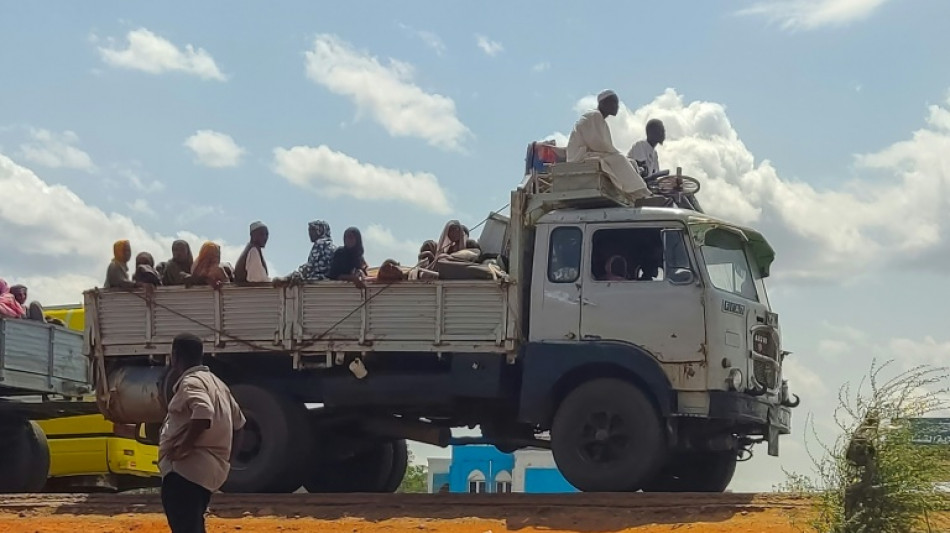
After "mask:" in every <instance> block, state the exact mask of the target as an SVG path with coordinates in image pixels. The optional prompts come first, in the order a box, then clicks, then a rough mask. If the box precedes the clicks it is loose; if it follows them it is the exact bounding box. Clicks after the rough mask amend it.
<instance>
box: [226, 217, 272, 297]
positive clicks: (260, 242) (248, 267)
mask: <svg viewBox="0 0 950 533" xmlns="http://www.w3.org/2000/svg"><path fill="white" fill-rule="evenodd" d="M269 236H270V234H269V233H268V231H267V226H265V225H264V223H263V222H260V221H257V222H254V223H253V224H251V242H249V243H247V246H245V247H244V251H243V252H241V256H240V257H238V260H237V265H235V266H234V281H235V282H237V283H267V282H269V281H270V277H269V275H268V273H267V262H266V261H264V247H265V246H267V238H268V237H269Z"/></svg>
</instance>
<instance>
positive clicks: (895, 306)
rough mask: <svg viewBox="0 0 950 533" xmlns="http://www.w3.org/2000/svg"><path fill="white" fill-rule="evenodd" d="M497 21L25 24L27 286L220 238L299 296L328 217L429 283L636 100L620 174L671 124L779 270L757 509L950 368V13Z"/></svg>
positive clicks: (684, 151) (740, 486)
mask: <svg viewBox="0 0 950 533" xmlns="http://www.w3.org/2000/svg"><path fill="white" fill-rule="evenodd" d="M479 7H480V8H481V9H464V10H463V9H462V8H454V9H448V8H447V7H446V4H445V3H436V2H417V3H410V4H407V3H400V4H394V3H392V2H365V3H362V4H360V6H359V7H352V6H345V5H344V4H339V5H332V4H329V3H312V2H301V1H297V2H284V3H282V4H281V8H280V9H279V10H278V9H275V8H273V7H270V6H265V5H264V4H260V3H251V2H230V3H223V2H204V3H200V4H194V3H184V2H182V3H168V4H161V5H150V4H144V3H136V4H130V3H124V2H98V3H94V4H88V3H83V4H79V3H73V2H18V3H12V2H8V3H7V4H5V5H4V6H3V7H0V71H2V72H3V77H2V79H3V83H0V190H2V191H3V194H4V198H5V201H4V202H2V203H0V235H2V237H0V242H2V244H3V246H4V249H5V250H7V251H8V252H7V253H4V254H2V256H0V276H3V277H4V278H6V279H8V280H15V281H23V282H26V283H28V284H29V285H30V286H31V287H32V289H33V294H34V296H36V297H37V298H40V299H42V300H43V301H45V302H48V303H69V302H75V301H78V300H79V298H80V291H81V290H82V289H83V288H87V287H90V286H92V285H95V284H97V283H101V278H102V276H103V275H104V271H105V262H106V261H107V260H108V256H109V253H110V252H109V250H110V244H111V242H112V241H113V240H115V239H118V238H131V239H132V241H133V248H134V249H135V251H140V250H143V249H145V250H148V251H151V252H152V253H153V254H155V255H156V256H157V258H158V259H165V256H166V255H168V253H169V251H168V245H169V244H170V241H171V239H173V238H175V237H177V236H183V237H185V238H188V239H190V240H191V241H192V242H193V243H194V244H195V245H197V244H198V243H200V241H201V240H202V239H204V238H214V239H217V240H219V241H221V242H223V243H226V245H227V246H226V248H225V250H226V256H227V254H231V255H230V259H231V260H232V261H233V260H234V259H236V254H237V252H236V250H237V249H239V247H240V246H241V245H242V244H243V242H244V241H245V239H246V234H247V226H248V224H249V223H250V222H251V221H253V220H256V219H261V220H264V221H265V222H266V223H267V224H268V225H269V226H270V228H271V242H270V244H269V245H268V248H267V257H268V260H269V262H270V263H271V265H272V270H277V271H278V272H275V273H277V274H284V273H287V272H290V271H291V270H292V269H294V268H296V267H297V265H299V264H300V263H301V262H303V261H304V259H305V258H306V255H307V251H308V249H309V241H308V240H307V236H306V223H307V221H309V220H312V219H316V218H322V219H326V220H328V221H329V222H330V223H331V225H332V227H333V229H334V234H335V235H336V237H337V238H339V237H341V236H342V232H343V230H344V229H345V228H346V227H347V226H351V225H355V226H359V227H360V228H362V229H363V230H364V236H365V237H366V241H367V250H368V254H369V256H370V258H371V259H372V260H373V261H374V262H379V261H381V260H382V259H384V258H386V257H395V258H396V259H401V260H403V261H409V260H411V259H412V257H413V256H414V252H415V249H417V247H418V245H419V243H421V241H422V240H424V239H429V238H435V237H437V236H438V234H439V232H440V230H441V227H442V224H443V223H444V222H445V221H446V220H448V219H449V218H459V219H461V220H462V221H463V222H465V223H469V224H474V223H477V222H478V221H480V220H481V219H482V218H484V216H485V215H486V214H487V213H488V212H489V211H490V210H491V209H494V208H498V207H500V206H502V205H504V204H505V203H506V201H507V196H508V191H509V190H510V188H511V187H512V186H514V185H515V184H517V183H518V182H519V181H520V179H521V173H522V169H523V159H522V158H523V156H524V149H525V146H526V144H527V143H528V142H530V141H532V140H536V139H542V138H545V137H549V136H551V135H555V134H565V133H567V132H569V131H570V128H571V126H572V124H573V121H574V120H575V119H576V117H577V116H578V114H579V113H580V112H582V111H583V110H584V109H585V106H589V105H590V95H592V94H595V93H597V92H598V91H600V90H602V89H604V88H612V89H614V90H615V91H617V92H618V93H619V94H620V96H621V99H622V101H623V103H624V108H623V110H622V111H621V114H620V115H619V116H618V117H616V118H613V119H611V121H610V124H611V128H612V131H613V133H614V141H615V143H616V144H617V146H618V148H620V149H621V150H624V151H625V150H626V149H627V148H629V145H630V143H632V142H633V141H635V140H637V139H638V138H639V137H640V132H641V131H642V128H643V124H644V123H645V121H646V120H647V119H648V118H652V117H654V116H656V117H660V118H662V119H663V120H664V121H665V122H666V123H667V129H668V131H669V140H668V142H667V143H666V145H665V146H663V147H661V150H660V161H661V164H662V165H663V166H676V165H680V166H683V167H684V169H685V171H686V173H688V174H691V175H695V176H697V177H699V178H700V179H702V180H703V183H704V187H705V188H704V191H703V192H702V193H701V196H702V197H703V202H704V205H705V206H706V207H707V208H708V209H709V210H710V211H712V212H714V213H716V214H718V215H721V216H724V217H726V218H730V219H733V220H736V221H738V222H742V223H747V224H750V225H753V226H755V227H757V228H761V229H762V230H763V231H764V232H765V234H766V236H768V237H769V238H770V239H771V240H772V241H773V244H774V246H775V248H776V249H777V252H778V259H777V262H776V264H775V267H774V270H773V273H774V276H773V279H772V280H771V291H772V302H773V305H774V306H775V308H776V310H777V311H778V312H779V313H780V314H781V316H782V321H783V324H784V328H785V343H786V347H787V348H788V349H791V350H792V351H794V352H795V355H793V356H792V358H793V359H791V360H790V367H789V368H788V369H787V373H788V376H789V377H790V379H791V380H792V383H793V387H797V388H798V389H799V391H800V392H801V393H802V396H803V404H802V407H801V408H800V409H799V413H798V415H797V416H798V418H797V419H796V422H797V423H798V427H797V428H796V434H795V435H794V436H793V437H792V438H790V439H787V440H786V441H785V442H786V444H785V449H786V454H785V455H784V456H783V458H781V459H780V460H775V459H770V458H766V457H757V458H756V459H755V460H754V461H755V463H756V466H754V467H751V466H748V465H744V466H743V467H740V471H739V474H738V477H737V481H736V485H735V488H736V489H737V490H767V489H769V488H770V487H771V486H772V485H773V484H775V483H778V482H780V481H781V480H782V477H783V474H782V472H781V467H783V466H784V467H786V468H792V469H804V468H806V467H807V458H806V457H805V455H804V453H803V446H802V440H803V439H802V434H801V422H802V421H803V420H804V415H805V414H806V413H807V412H809V411H811V412H815V411H818V414H819V416H818V418H817V422H818V423H819V426H820V429H821V431H824V432H825V433H826V434H830V433H828V432H829V431H830V428H829V427H828V420H827V416H826V415H827V405H828V402H831V401H832V399H833V396H834V393H835V392H836V390H837V388H838V387H839V386H840V385H841V384H842V383H844V382H846V381H849V380H854V379H856V377H858V376H859V375H860V373H861V371H862V370H865V369H866V368H867V367H868V366H869V365H870V361H871V359H872V358H874V357H878V358H883V359H889V358H897V359H898V360H899V362H900V364H904V365H909V364H913V363H917V362H931V363H942V362H943V361H944V360H945V358H946V357H948V356H950V335H948V334H947V332H946V326H945V320H946V319H945V316H946V313H945V312H943V309H942V305H941V303H940V302H942V300H943V298H945V297H947V296H948V290H947V285H948V284H947V282H948V279H947V274H948V267H947V266H946V265H947V260H948V259H950V247H948V239H947V235H946V233H947V229H948V224H950V217H947V215H945V213H946V212H947V209H946V208H947V199H946V193H945V191H946V190H947V186H948V185H950V110H948V109H950V101H948V96H950V91H948V89H950V64H948V60H947V58H946V50H947V49H950V38H948V36H947V33H946V30H945V21H946V20H948V19H950V4H947V3H946V2H943V1H940V0H917V1H916V2H898V1H896V0H788V1H785V0H782V1H769V0H764V1H760V2H755V1H739V0H737V1H734V2H730V3H728V5H727V4H726V3H719V2H715V3H714V2H691V1H669V2H662V3H660V2H650V3H648V2H636V3H630V2H602V3H600V4H598V7H597V8H593V7H592V8H591V9H590V10H589V11H581V10H579V9H578V7H577V4H568V3H559V2H544V3H540V2H518V3H515V4H511V3H501V2H494V3H486V4H483V5H480V6H479ZM11 251H13V252H15V253H11ZM226 258H227V257H226ZM802 389H805V390H802ZM418 451H419V452H420V453H423V454H429V453H444V452H436V451H434V450H430V449H422V448H420V449H418ZM760 455H762V456H764V455H765V454H764V450H762V451H761V452H760Z"/></svg>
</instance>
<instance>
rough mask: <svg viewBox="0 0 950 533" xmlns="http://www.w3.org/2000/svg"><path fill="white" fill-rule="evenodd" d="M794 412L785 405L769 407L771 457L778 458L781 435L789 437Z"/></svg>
mask: <svg viewBox="0 0 950 533" xmlns="http://www.w3.org/2000/svg"><path fill="white" fill-rule="evenodd" d="M791 426H792V410H791V409H789V408H788V407H785V406H784V405H776V406H772V407H769V421H768V429H767V431H766V438H767V440H768V443H769V455H771V456H772V457H778V439H779V436H780V435H788V434H789V433H791V431H792V428H791Z"/></svg>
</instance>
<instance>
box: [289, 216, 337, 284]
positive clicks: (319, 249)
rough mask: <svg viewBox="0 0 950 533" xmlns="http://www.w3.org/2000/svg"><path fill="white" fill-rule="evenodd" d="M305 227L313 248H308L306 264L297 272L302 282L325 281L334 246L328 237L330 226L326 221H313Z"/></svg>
mask: <svg viewBox="0 0 950 533" xmlns="http://www.w3.org/2000/svg"><path fill="white" fill-rule="evenodd" d="M307 226H308V229H309V231H310V242H312V243H313V246H312V247H311V248H310V255H309V256H308V257H307V262H306V263H304V264H303V265H300V268H298V269H297V272H298V273H299V274H300V277H301V278H302V279H303V280H304V281H322V280H325V279H327V275H328V274H329V273H330V263H331V262H332V260H333V252H334V250H336V246H334V245H333V237H331V236H330V224H328V223H327V222H326V221H324V220H314V221H313V222H311V223H309V224H308V225H307Z"/></svg>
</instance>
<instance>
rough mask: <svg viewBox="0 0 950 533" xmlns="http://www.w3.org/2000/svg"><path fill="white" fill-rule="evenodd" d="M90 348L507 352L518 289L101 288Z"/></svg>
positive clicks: (107, 353) (94, 300)
mask: <svg viewBox="0 0 950 533" xmlns="http://www.w3.org/2000/svg"><path fill="white" fill-rule="evenodd" d="M85 300H86V301H85V304H86V317H87V325H86V349H87V352H88V353H93V354H95V355H97V356H102V357H115V356H128V355H167V354H168V353H169V352H170V350H171V343H172V340H173V339H174V338H175V336H176V335H178V334H180V333H183V332H188V333H193V334H195V335H197V336H198V337H200V338H202V339H203V340H204V341H205V349H206V351H207V352H208V353H211V354H229V353H230V354H233V353H251V352H253V353H279V354H289V355H294V356H295V358H298V359H299V358H300V357H306V356H312V355H327V356H329V355H331V354H333V353H338V352H367V351H396V352H410V351H411V352H448V351H465V352H498V353H505V352H507V351H509V350H512V349H513V343H512V342H510V339H509V338H508V337H509V335H508V329H509V328H508V319H509V305H508V290H507V287H506V286H505V285H502V284H499V283H497V282H494V281H488V280H484V281H483V280H473V281H433V282H403V283H395V284H391V285H382V284H380V285H369V286H367V288H365V289H357V288H355V287H354V286H353V285H352V284H351V283H342V282H320V283H313V284H303V285H290V286H285V287H274V286H271V285H250V286H226V287H223V288H221V289H220V290H212V289H211V288H209V287H192V288H184V287H164V288H158V289H155V290H154V291H152V292H151V294H147V293H146V292H145V291H144V290H137V291H121V290H110V291H106V290H99V289H96V290H92V291H88V292H87V293H86V294H85Z"/></svg>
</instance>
